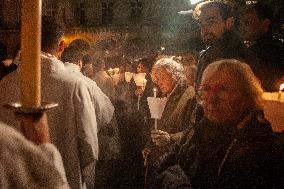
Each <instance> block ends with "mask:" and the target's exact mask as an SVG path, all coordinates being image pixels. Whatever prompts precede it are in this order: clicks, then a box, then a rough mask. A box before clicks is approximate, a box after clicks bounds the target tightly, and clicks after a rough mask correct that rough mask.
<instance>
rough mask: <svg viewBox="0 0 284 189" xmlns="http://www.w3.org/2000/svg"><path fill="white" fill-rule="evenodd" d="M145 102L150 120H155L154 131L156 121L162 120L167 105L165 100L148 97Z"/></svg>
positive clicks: (156, 125)
mask: <svg viewBox="0 0 284 189" xmlns="http://www.w3.org/2000/svg"><path fill="white" fill-rule="evenodd" d="M147 102H148V106H149V109H150V114H151V118H154V119H155V125H154V127H155V130H157V129H158V119H161V118H162V114H163V112H164V109H165V106H166V103H167V98H156V97H148V98H147Z"/></svg>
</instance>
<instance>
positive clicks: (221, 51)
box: [195, 31, 256, 85]
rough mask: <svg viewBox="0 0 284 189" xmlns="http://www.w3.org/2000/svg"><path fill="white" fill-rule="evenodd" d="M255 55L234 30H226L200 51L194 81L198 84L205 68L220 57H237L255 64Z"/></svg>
mask: <svg viewBox="0 0 284 189" xmlns="http://www.w3.org/2000/svg"><path fill="white" fill-rule="evenodd" d="M255 58H256V57H255V56H253V54H252V53H250V52H249V51H248V50H247V49H246V47H245V45H244V44H243V41H242V40H241V39H240V37H239V35H237V34H236V33H235V32H234V31H226V32H225V33H224V34H223V36H222V37H221V38H220V39H219V40H218V41H217V42H216V43H215V44H214V45H212V46H209V47H208V48H207V49H206V50H204V51H202V52H201V53H200V57H199V61H198V65H197V72H196V77H195V83H196V84H197V85H199V84H200V82H201V78H202V75H203V72H204V70H205V68H206V67H207V66H208V65H209V64H211V63H212V62H214V61H216V60H220V59H238V60H240V61H244V62H246V63H248V64H250V65H252V67H253V64H255Z"/></svg>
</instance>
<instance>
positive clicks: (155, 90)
mask: <svg viewBox="0 0 284 189" xmlns="http://www.w3.org/2000/svg"><path fill="white" fill-rule="evenodd" d="M153 91H154V97H155V98H156V97H157V89H156V88H154V89H153Z"/></svg>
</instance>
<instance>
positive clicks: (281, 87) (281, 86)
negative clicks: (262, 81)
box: [279, 83, 284, 91]
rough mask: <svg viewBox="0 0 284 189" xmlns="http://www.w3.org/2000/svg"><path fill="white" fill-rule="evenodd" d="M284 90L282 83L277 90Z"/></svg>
mask: <svg viewBox="0 0 284 189" xmlns="http://www.w3.org/2000/svg"><path fill="white" fill-rule="evenodd" d="M283 89H284V83H282V84H281V85H280V87H279V90H280V91H282V90H283Z"/></svg>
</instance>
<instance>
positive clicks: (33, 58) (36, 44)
mask: <svg viewBox="0 0 284 189" xmlns="http://www.w3.org/2000/svg"><path fill="white" fill-rule="evenodd" d="M21 7H22V9H21V13H22V14H21V22H22V24H21V61H22V64H21V103H22V105H23V107H39V106H40V104H41V93H40V78H41V75H40V72H41V70H40V44H41V36H40V34H41V1H40V0H26V1H22V2H21Z"/></svg>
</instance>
